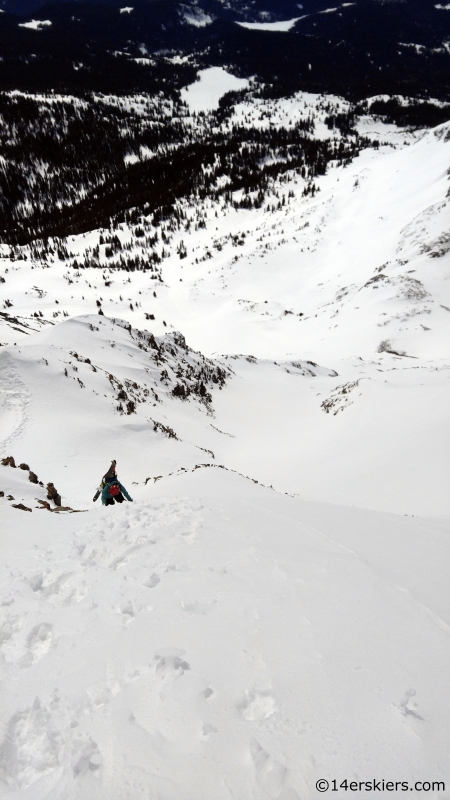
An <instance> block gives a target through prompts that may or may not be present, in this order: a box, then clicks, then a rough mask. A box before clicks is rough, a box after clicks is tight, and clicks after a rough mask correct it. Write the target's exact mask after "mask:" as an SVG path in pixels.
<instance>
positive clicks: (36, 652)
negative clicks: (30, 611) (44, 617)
mask: <svg viewBox="0 0 450 800" xmlns="http://www.w3.org/2000/svg"><path fill="white" fill-rule="evenodd" d="M52 641H53V625H50V624H49V623H48V622H42V623H41V624H40V625H36V626H35V627H34V628H33V629H32V630H31V631H30V633H29V634H28V636H27V640H26V648H27V652H26V653H25V655H24V657H23V658H22V661H21V666H22V667H31V666H32V664H35V663H36V662H37V661H40V660H41V658H43V657H44V656H45V655H46V654H47V653H48V651H49V650H50V647H51V645H52Z"/></svg>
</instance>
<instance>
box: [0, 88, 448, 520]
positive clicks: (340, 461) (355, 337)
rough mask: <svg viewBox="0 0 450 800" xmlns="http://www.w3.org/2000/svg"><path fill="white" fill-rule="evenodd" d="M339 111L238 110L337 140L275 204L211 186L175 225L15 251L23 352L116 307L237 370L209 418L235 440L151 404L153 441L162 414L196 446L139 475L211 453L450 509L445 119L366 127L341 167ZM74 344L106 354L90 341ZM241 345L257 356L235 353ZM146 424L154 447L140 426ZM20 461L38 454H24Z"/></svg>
mask: <svg viewBox="0 0 450 800" xmlns="http://www.w3.org/2000/svg"><path fill="white" fill-rule="evenodd" d="M330 109H334V113H335V115H337V114H339V113H341V112H342V113H344V112H345V110H346V106H345V101H342V100H341V99H339V98H329V99H324V98H321V97H317V96H310V95H306V94H300V95H298V96H296V97H295V98H287V99H285V100H283V101H277V102H275V101H270V102H269V103H268V102H267V101H264V100H258V99H257V98H254V99H253V100H252V101H251V102H249V100H248V99H246V98H243V99H242V101H241V102H237V103H236V104H235V105H234V106H233V109H232V112H231V116H229V117H227V118H226V120H225V124H227V125H230V126H231V125H233V124H234V122H235V120H240V124H241V125H242V127H244V126H248V127H249V128H250V127H251V126H254V127H256V128H258V127H264V126H269V123H272V125H273V127H274V128H275V129H276V127H277V126H278V127H279V128H282V129H287V128H288V126H289V125H292V124H294V125H295V124H296V122H298V121H299V120H307V119H308V118H309V119H310V118H312V117H314V118H315V119H314V126H315V133H314V136H318V135H320V136H322V137H323V139H324V141H325V142H328V145H329V147H330V150H331V152H334V150H335V148H337V156H336V158H334V159H333V158H331V159H330V161H329V163H328V165H327V170H326V172H325V174H323V175H318V174H315V175H314V177H311V176H308V175H305V177H303V175H302V170H301V168H300V169H298V168H295V167H294V168H293V167H292V165H291V164H289V162H287V163H286V165H285V167H286V169H285V171H283V172H281V173H274V175H273V177H271V178H269V179H268V181H267V183H266V184H265V187H264V193H263V194H262V195H261V196H259V193H260V189H255V190H250V191H248V192H246V191H245V190H243V189H237V190H235V191H229V192H228V194H227V193H222V192H218V193H215V192H211V194H210V195H209V196H207V197H205V198H203V199H202V198H200V197H198V198H196V199H195V200H194V199H192V200H189V199H186V200H184V201H179V202H177V203H176V204H175V206H174V209H173V211H172V212H171V213H170V214H169V215H168V216H167V218H164V217H161V216H158V215H154V214H148V213H146V212H145V209H134V210H133V212H132V213H131V214H130V215H129V216H126V217H124V218H123V220H122V221H118V220H116V222H115V224H114V227H111V228H103V229H97V230H92V231H90V232H89V233H85V234H81V235H78V236H71V237H68V238H67V239H65V240H58V239H55V240H54V241H52V240H50V241H49V242H48V243H47V245H46V247H44V248H43V247H42V244H40V243H39V242H35V243H33V244H31V245H26V246H22V247H18V246H16V247H13V248H9V247H4V250H3V252H4V257H3V259H2V263H3V274H2V278H3V280H4V281H5V283H4V284H2V286H3V289H4V292H5V295H6V296H7V298H13V300H9V299H8V301H7V303H11V305H8V307H7V308H5V310H4V312H3V313H4V314H7V315H8V316H9V321H8V319H7V318H6V317H3V318H2V334H1V337H0V338H1V340H2V342H3V343H7V342H10V343H11V348H10V349H8V350H9V353H10V354H11V355H12V356H13V357H14V358H16V356H15V351H16V350H18V349H22V348H23V350H24V351H27V349H28V348H27V345H26V342H25V339H29V344H30V352H32V351H33V347H34V348H35V350H34V352H36V353H40V349H39V348H41V347H42V346H43V344H44V342H45V341H46V339H47V338H48V337H53V336H54V337H55V338H54V342H55V344H57V342H58V337H59V336H60V335H61V334H60V331H63V330H65V329H67V328H66V327H65V326H64V325H63V326H60V325H59V324H58V323H59V321H60V320H61V319H63V318H64V317H67V316H69V317H71V316H77V317H78V316H80V315H85V314H92V313H93V312H97V311H102V312H103V316H102V314H99V315H98V319H99V320H101V321H102V325H106V324H110V323H109V322H107V320H106V318H107V317H114V318H121V319H126V320H127V322H128V323H129V324H130V325H132V326H133V328H134V329H138V330H144V329H147V330H150V331H152V333H153V334H154V335H155V336H156V337H158V336H161V335H162V334H164V333H165V332H167V331H168V330H169V331H171V330H172V331H173V330H178V331H182V333H183V335H185V336H186V339H187V341H188V342H189V343H190V344H191V345H192V346H193V347H194V348H195V349H196V350H199V351H201V352H202V353H204V354H205V355H206V356H208V358H211V357H213V358H216V357H218V358H219V360H220V361H221V363H222V364H225V365H228V366H230V367H231V368H232V370H233V373H234V376H233V377H232V378H231V379H230V381H227V386H226V388H224V390H223V391H219V392H217V391H216V390H212V389H210V388H208V389H207V391H208V393H209V392H210V393H211V394H212V407H213V409H214V412H213V413H214V414H215V420H211V422H212V424H213V425H215V427H216V428H219V429H220V430H222V431H225V432H226V433H228V434H231V435H230V436H223V435H221V434H220V433H218V432H217V431H215V429H214V428H212V427H210V425H209V422H207V420H206V419H205V416H206V414H207V409H206V407H205V406H204V404H203V405H201V406H200V411H201V413H200V414H199V412H198V410H197V411H195V413H193V412H192V413H191V412H189V413H188V412H187V406H185V405H184V404H183V403H180V402H178V401H177V400H176V398H174V399H173V401H172V400H170V403H169V405H168V406H167V407H165V408H164V416H161V418H159V417H156V416H154V414H155V415H156V411H157V409H155V412H154V414H153V413H151V414H150V413H148V414H147V405H146V404H143V405H142V406H139V405H138V413H141V410H142V413H144V414H145V426H146V431H147V433H145V436H152V435H153V434H152V423H151V422H149V418H150V417H152V418H155V419H156V420H157V422H161V423H162V424H163V425H166V426H168V427H170V428H172V429H173V430H174V431H175V432H176V434H177V436H178V438H179V439H180V440H182V441H183V444H182V445H181V444H178V443H176V442H175V441H173V440H172V441H164V446H163V445H162V444H161V447H160V448H159V449H158V448H157V449H156V450H154V449H153V446H151V447H149V453H150V455H149V458H150V465H151V468H145V469H144V468H142V469H141V468H139V470H138V471H137V472H135V471H133V480H136V481H137V482H138V483H139V482H142V481H143V480H144V479H146V478H147V477H149V476H156V475H159V474H163V475H166V474H169V473H171V472H173V471H174V470H177V469H180V468H181V467H187V468H190V467H191V466H192V465H195V464H196V463H199V453H200V451H199V450H198V449H197V448H198V447H200V448H203V449H204V450H206V451H207V452H206V453H204V454H200V455H202V456H204V458H203V457H202V459H201V460H203V461H209V460H210V457H209V455H208V453H210V452H212V453H213V454H214V456H215V460H216V462H217V463H221V464H223V465H225V466H226V467H227V468H229V469H234V470H236V471H238V472H239V473H241V474H243V475H247V476H249V477H251V478H254V479H255V480H258V481H260V482H261V483H263V484H265V485H268V486H270V485H273V486H274V488H276V489H278V490H280V491H284V492H289V493H291V494H300V495H301V496H303V497H307V498H310V499H315V500H319V501H320V500H321V501H327V502H345V503H348V504H352V505H356V506H365V507H368V508H376V509H380V510H383V509H384V510H390V511H396V512H398V513H420V514H427V515H434V514H438V515H447V514H448V497H447V491H446V484H447V481H448V459H447V455H446V453H447V451H448V442H447V440H446V436H445V430H446V421H445V420H446V416H447V411H446V408H447V396H448V374H449V361H448V359H449V352H448V346H447V342H448V341H449V340H450V336H449V323H450V319H449V314H450V311H449V309H450V296H449V294H448V268H449V251H448V249H447V247H448V225H447V219H448V207H449V197H448V188H449V184H448V165H449V148H450V140H449V135H448V125H443V126H440V127H438V128H436V129H434V130H432V131H428V132H407V131H402V130H399V129H393V128H392V126H387V125H385V124H383V123H382V122H381V121H380V120H377V119H376V118H372V119H371V118H369V117H367V116H366V117H363V118H360V119H358V120H357V121H356V122H355V124H357V125H358V126H361V128H362V130H363V131H364V135H365V136H366V137H370V140H371V141H373V142H375V145H377V146H372V147H365V148H364V149H363V150H362V151H361V152H360V153H359V155H358V156H355V157H353V159H352V160H348V159H341V158H339V149H338V148H339V142H340V133H339V132H337V131H336V130H335V129H333V128H332V127H329V126H328V125H327V124H326V122H325V119H326V118H327V116H328V115H329V114H330ZM347 109H348V106H347ZM213 117H214V115H212V118H213ZM185 119H186V124H192V125H193V126H194V127H195V126H196V125H197V124H200V125H202V124H203V122H202V121H201V120H202V118H200V122H199V123H197V121H196V120H195V119H191V118H190V116H189V115H187V116H186V118H185ZM209 124H210V121H208V120H206V122H205V126H206V127H207V126H208V125H209ZM350 138H351V135H350ZM276 157H277V159H278V162H280V159H281V155H280V153H278V154H276ZM30 287H31V288H30ZM5 304H6V301H5ZM14 320H16V322H14ZM17 321H18V322H17ZM21 321H22V323H25V324H33V325H34V327H35V328H36V327H37V326H38V325H39V326H40V325H42V324H43V323H44V322H46V323H47V324H46V326H45V328H44V331H43V333H42V334H39V335H38V337H37V339H36V336H35V335H31V336H27V335H26V330H27V329H25V328H23V329H22V330H24V332H25V338H24V336H23V335H22V336H21V334H20V324H18V323H20V322H21ZM51 323H53V324H54V325H56V327H55V328H53V327H52V329H51V330H50V326H51ZM91 324H94V325H95V324H96V323H95V322H93V323H91ZM85 327H86V326H85ZM18 329H19V330H18ZM120 335H121V336H122V335H125V336H126V335H127V334H123V332H122V333H121V334H120ZM91 338H92V337H91ZM14 342H17V344H16V345H14V344H13V343H14ZM34 342H36V344H34ZM38 342H40V344H38ZM108 346H109V345H108ZM69 350H72V351H75V352H78V353H80V354H81V355H82V356H83V357H84V358H86V357H88V358H91V354H90V353H89V352H87V353H84V352H83V350H82V348H81V347H77V345H76V343H75V342H74V343H73V344H72V345H71V346H70V348H69ZM88 350H89V348H88ZM111 352H112V351H111ZM236 353H244V354H246V355H250V354H252V355H253V356H256V357H257V364H256V365H253V364H252V362H251V359H250V360H249V361H247V360H245V359H240V360H237V361H235V360H233V359H232V358H231V357H232V356H233V355H235V354H236ZM40 355H41V357H42V356H43V357H44V358H46V359H47V360H49V357H48V353H47V354H44V353H42V354H40ZM224 356H226V358H224ZM102 358H103V356H102ZM121 358H122V357H121ZM38 359H39V356H38ZM72 360H73V359H72ZM125 360H126V361H128V360H129V359H128V356H127V357H126V359H125ZM308 361H309V362H313V363H314V364H317V363H318V364H320V365H322V366H324V367H326V368H327V369H328V370H329V371H330V372H329V373H328V375H323V374H317V375H315V376H314V377H312V376H308V375H303V376H302V377H301V380H300V379H299V378H298V372H299V371H298V370H297V369H296V368H295V367H293V366H292V365H293V364H298V363H301V364H305V363H306V362H308ZM274 362H276V363H274ZM100 363H101V362H100ZM103 368H104V369H106V368H107V365H106V364H104V365H103ZM140 368H141V369H142V368H143V367H142V366H141V367H140ZM80 369H87V371H88V372H89V369H90V368H87V367H80ZM121 369H122V367H121ZM314 369H315V368H314ZM286 370H289V371H291V372H292V373H293V375H292V376H290V375H289V374H288V372H287V371H286ZM112 372H113V373H114V370H113V369H112ZM333 372H335V373H337V376H336V377H333ZM42 374H48V373H46V371H45V370H43V373H42ZM90 377H91V378H92V376H90ZM123 377H124V378H126V379H127V380H132V378H131V375H128V373H127V374H124V375H123ZM21 380H23V379H21ZM81 380H83V381H84V378H81ZM136 380H137V379H136ZM137 383H140V381H139V380H137ZM71 384H73V387H72V390H71V393H70V400H68V402H70V403H71V402H72V398H73V393H72V392H73V389H76V390H77V392H76V393H77V395H78V397H84V396H85V395H80V394H79V392H80V391H82V390H80V389H79V388H77V386H76V385H75V383H74V382H73V381H71ZM44 385H45V386H46V387H47V388H46V389H45V391H51V390H50V389H49V386H48V385H47V384H43V387H42V390H43V391H44ZM155 386H156V384H155ZM155 386H153V389H154V391H156V392H158V389H156V388H155ZM96 391H98V389H97V390H96ZM108 391H109V392H111V387H108ZM111 396H112V395H111ZM114 396H117V392H116V395H114ZM93 397H94V396H93ZM132 401H133V398H132ZM77 402H78V401H77ZM133 402H134V401H133ZM44 405H45V404H44ZM99 408H100V406H99V407H98V411H96V412H95V413H96V414H97V413H99ZM202 408H203V411H202ZM108 409H109V407H108ZM175 409H177V411H176V413H175ZM102 413H103V412H102ZM107 413H108V414H109V410H108V412H107ZM116 422H117V423H118V424H119V427H120V425H125V424H128V422H129V423H130V424H131V423H132V420H131V419H130V420H128V419H127V422H126V423H125V421H124V420H121V421H120V423H119V421H118V420H116V421H115V423H114V425H116ZM205 422H206V424H205ZM77 424H81V425H82V424H83V423H82V421H81V420H80V422H78V423H77ZM90 424H91V423H89V425H90ZM89 425H87V426H85V433H84V434H83V436H84V437H85V440H86V441H88V440H89V438H90V433H89ZM125 430H126V429H125V428H124V429H123V430H122V432H121V433H120V436H119V438H120V440H121V441H123V442H124V441H125V439H124V436H125ZM411 431H414V435H413V436H411ZM443 432H444V433H443ZM130 435H131V434H130ZM133 435H134V436H135V438H136V447H138V448H140V447H141V446H142V449H143V450H145V449H147V445H145V447H144V434H138V433H137V432H136V431H135V432H134V434H133ZM63 440H64V441H65V439H64V436H63V437H62V439H61V441H63ZM29 441H30V446H31V442H32V436H31V438H30V439H29ZM103 441H105V442H106V441H107V438H106V431H105V438H104V440H103ZM145 441H147V439H146V440H145ZM162 441H163V440H162V439H161V442H162ZM24 442H25V439H24V440H23V442H22V444H24ZM186 442H187V443H189V442H190V443H192V447H193V449H192V448H191V450H190V451H189V455H187V450H185V449H183V448H186V447H188V445H187V444H186ZM189 447H191V445H189ZM133 448H134V445H133ZM133 448H131V449H133ZM38 449H40V448H38ZM69 449H70V451H71V452H72V449H71V447H70V448H69ZM188 449H189V448H188ZM76 450H77V447H75V449H74V452H76ZM169 450H170V451H171V454H170V456H167V457H166V455H163V452H166V453H168V452H169ZM59 452H60V453H61V460H62V463H63V464H66V461H65V460H64V455H63V451H62V450H61V449H60V450H59ZM156 453H157V455H156ZM185 453H186V457H185ZM9 454H10V453H9V452H8V453H5V455H9ZM11 454H12V455H14V456H15V457H20V458H21V459H23V460H25V461H30V460H32V459H31V456H30V454H29V453H27V452H26V451H25V450H24V451H23V452H21V454H20V456H19V453H18V452H17V453H15V452H14V451H13V449H12V450H11ZM153 454H155V458H154V459H153ZM113 455H114V454H112V455H111V457H113ZM191 456H192V458H191ZM93 457H94V456H92V458H93ZM160 458H161V459H162V460H161V461H159V459H160ZM186 459H187V460H186ZM81 462H82V463H84V462H83V459H81ZM127 468H128V467H127ZM65 469H68V467H65ZM80 472H82V468H81V467H80ZM94 472H95V470H94V469H93V471H92V473H91V475H92V477H90V478H89V480H91V483H92V481H94V480H95V481H97V478H96V477H95V478H94ZM83 480H84V478H83ZM87 485H88V481H86V492H88V496H89V495H90V489H89V490H88V488H87ZM63 491H64V493H65V494H67V489H66V488H65V487H63ZM83 491H84V489H83ZM69 504H70V505H71V504H72V501H70V502H69Z"/></svg>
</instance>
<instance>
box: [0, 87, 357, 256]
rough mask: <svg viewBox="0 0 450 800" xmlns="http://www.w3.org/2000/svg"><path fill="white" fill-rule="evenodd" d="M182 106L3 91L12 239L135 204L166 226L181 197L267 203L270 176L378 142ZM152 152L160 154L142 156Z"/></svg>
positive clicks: (3, 184) (4, 222) (5, 215)
mask: <svg viewBox="0 0 450 800" xmlns="http://www.w3.org/2000/svg"><path fill="white" fill-rule="evenodd" d="M178 110H179V111H180V113H181V116H177V115H172V116H170V115H168V114H166V115H165V116H163V115H162V113H161V109H160V108H159V109H158V108H154V109H153V108H152V107H151V106H150V107H149V108H143V109H142V113H139V114H137V113H136V112H135V111H133V110H132V109H130V110H129V111H126V110H125V106H124V104H122V105H120V106H118V107H116V106H114V105H112V104H111V103H108V102H106V101H105V102H101V101H99V100H97V101H95V102H93V101H92V99H91V101H90V102H87V101H78V100H74V99H72V100H71V101H70V100H69V99H66V100H65V101H64V102H62V101H55V102H53V103H50V102H48V103H44V102H42V101H39V99H35V98H30V97H21V96H14V97H9V96H6V95H0V113H1V114H2V117H3V122H4V124H3V126H1V128H0V142H1V145H2V148H3V150H2V152H3V154H4V157H5V161H4V163H3V169H2V170H1V171H0V192H1V196H0V235H1V237H2V240H3V241H4V242H7V243H9V244H12V245H23V244H27V243H29V242H31V241H33V240H35V239H45V238H48V237H59V238H61V237H67V236H69V235H72V234H78V233H83V232H86V231H88V230H92V229H93V228H97V227H109V225H110V222H111V219H114V220H115V222H120V220H122V219H123V220H124V219H125V217H124V212H125V211H126V210H127V209H133V208H141V209H144V212H145V214H146V215H147V216H148V215H149V214H153V215H154V220H155V224H157V223H158V222H159V221H160V220H161V218H167V217H169V216H170V215H171V213H172V210H173V208H174V205H175V204H176V203H177V202H178V201H180V200H183V199H191V200H192V199H195V198H198V199H200V200H202V199H205V198H206V197H208V196H210V197H218V196H220V195H227V196H228V197H230V196H231V194H232V193H233V192H236V191H239V190H244V191H245V192H246V193H247V194H248V193H249V192H259V195H258V196H257V197H255V198H254V199H252V200H251V202H252V203H254V204H259V205H260V204H261V203H262V201H263V199H264V191H265V188H264V187H265V186H266V185H267V182H268V180H269V179H276V178H277V177H279V176H280V175H282V174H284V173H285V172H287V171H289V170H296V171H297V172H298V174H300V175H301V176H302V177H303V178H304V179H305V180H306V181H309V182H311V181H313V179H314V177H315V176H316V175H322V174H324V173H325V171H326V168H327V164H328V163H329V161H330V160H332V159H337V160H338V161H339V162H340V163H343V162H344V161H348V160H349V159H351V158H353V157H354V155H355V154H357V152H358V151H359V150H360V149H361V147H365V146H367V145H368V144H370V142H368V141H367V140H364V139H360V138H358V137H357V136H352V137H351V138H348V139H347V138H345V137H344V138H342V136H341V137H339V138H338V139H336V140H335V141H323V140H316V139H314V138H313V130H314V120H313V118H312V117H310V118H309V119H307V120H303V121H300V122H299V124H298V125H297V126H296V127H294V128H283V127H280V128H275V127H272V126H270V127H268V128H255V127H251V126H249V127H244V126H242V125H240V126H237V125H234V126H233V127H231V129H229V127H228V126H224V127H223V128H220V127H218V125H220V117H221V116H223V114H224V113H226V110H225V109H223V108H222V109H221V110H219V112H218V114H217V116H216V117H214V116H212V117H211V118H210V119H206V118H205V119H202V120H199V124H198V125H197V126H196V125H192V124H188V123H187V121H185V120H184V119H183V108H182V107H181V110H180V109H178ZM184 113H185V112H184ZM338 122H339V123H341V122H342V121H341V120H339V121H338ZM347 125H348V123H347ZM349 131H350V132H351V133H352V134H354V131H353V130H350V127H349ZM143 146H144V147H147V148H148V150H149V152H150V153H153V156H152V157H149V158H147V159H146V160H137V159H139V154H140V153H141V148H142V147H143ZM133 161H135V163H133ZM230 202H231V200H230ZM249 202H250V200H249V199H248V198H247V199H246V204H247V205H246V207H247V206H248V203H249Z"/></svg>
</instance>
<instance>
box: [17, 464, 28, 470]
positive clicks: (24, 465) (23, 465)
mask: <svg viewBox="0 0 450 800" xmlns="http://www.w3.org/2000/svg"><path fill="white" fill-rule="evenodd" d="M19 469H27V470H29V469H30V468H29V466H28V464H19Z"/></svg>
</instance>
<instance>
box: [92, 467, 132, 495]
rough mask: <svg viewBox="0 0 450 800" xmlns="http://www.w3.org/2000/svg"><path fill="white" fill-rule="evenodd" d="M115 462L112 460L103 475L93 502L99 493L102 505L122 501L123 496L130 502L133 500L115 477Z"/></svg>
mask: <svg viewBox="0 0 450 800" xmlns="http://www.w3.org/2000/svg"><path fill="white" fill-rule="evenodd" d="M116 463H117V462H116V461H115V460H113V461H112V462H111V466H110V468H109V470H108V471H107V472H106V473H105V475H104V476H103V478H102V482H101V484H100V488H99V489H98V490H97V491H96V493H95V495H94V498H93V500H94V503H95V501H96V500H97V499H98V497H99V496H100V494H101V496H102V503H103V505H104V506H113V505H114V501H116V502H117V503H123V501H124V497H126V499H127V500H129V501H130V502H131V503H132V502H133V498H132V497H130V495H129V494H128V492H127V490H126V489H125V487H124V486H122V484H121V483H120V482H119V480H118V478H117V471H116Z"/></svg>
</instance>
